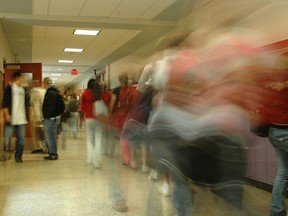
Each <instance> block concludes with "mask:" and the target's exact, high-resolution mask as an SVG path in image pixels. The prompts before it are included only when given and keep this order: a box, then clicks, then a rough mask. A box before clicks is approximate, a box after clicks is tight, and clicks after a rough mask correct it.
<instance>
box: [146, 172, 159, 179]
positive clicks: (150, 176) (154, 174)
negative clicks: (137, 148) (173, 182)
mask: <svg viewBox="0 0 288 216" xmlns="http://www.w3.org/2000/svg"><path fill="white" fill-rule="evenodd" d="M148 180H150V181H157V180H158V172H157V171H156V170H152V171H151V173H150V175H149V176H148Z"/></svg>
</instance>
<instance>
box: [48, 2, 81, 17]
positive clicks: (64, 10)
mask: <svg viewBox="0 0 288 216" xmlns="http://www.w3.org/2000/svg"><path fill="white" fill-rule="evenodd" d="M85 2H86V0H77V1H71V0H50V7H49V15H52V16H53V15H58V16H79V15H80V11H81V9H82V8H83V6H84V3H85Z"/></svg>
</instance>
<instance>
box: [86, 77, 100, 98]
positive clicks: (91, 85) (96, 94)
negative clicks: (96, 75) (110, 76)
mask: <svg viewBox="0 0 288 216" xmlns="http://www.w3.org/2000/svg"><path fill="white" fill-rule="evenodd" d="M87 88H88V89H91V91H92V98H93V101H96V100H100V99H101V97H102V90H101V86H100V85H99V83H98V82H97V80H96V79H90V80H89V81H88V84H87Z"/></svg>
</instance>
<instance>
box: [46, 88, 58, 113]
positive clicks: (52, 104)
mask: <svg viewBox="0 0 288 216" xmlns="http://www.w3.org/2000/svg"><path fill="white" fill-rule="evenodd" d="M57 94H59V91H58V89H57V88H55V87H54V86H51V87H49V88H48V89H47V91H46V93H45V96H44V101H43V108H42V111H43V117H44V118H55V117H57V114H56V101H57Z"/></svg>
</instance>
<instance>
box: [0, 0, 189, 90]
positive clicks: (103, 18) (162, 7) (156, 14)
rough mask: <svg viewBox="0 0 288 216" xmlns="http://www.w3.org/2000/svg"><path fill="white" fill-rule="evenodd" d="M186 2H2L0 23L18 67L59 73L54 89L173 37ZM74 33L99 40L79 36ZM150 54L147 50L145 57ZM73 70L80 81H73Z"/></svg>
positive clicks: (174, 0)
mask: <svg viewBox="0 0 288 216" xmlns="http://www.w3.org/2000/svg"><path fill="white" fill-rule="evenodd" d="M186 1H187V2H190V1H191V0H25V1H23V0H0V17H1V18H0V21H1V24H2V26H3V28H4V31H5V34H6V36H7V39H8V41H9V44H10V46H11V48H12V51H13V53H14V54H15V56H16V60H17V61H19V62H35V63H38V62H41V63H42V65H43V69H42V71H43V76H47V75H50V73H59V72H60V73H62V74H63V75H62V76H61V77H60V78H59V79H58V81H57V82H56V85H58V86H69V85H73V84H74V83H76V82H77V81H79V80H81V79H84V78H85V77H87V76H91V74H92V73H93V71H94V69H97V70H101V69H103V68H105V66H106V65H107V64H110V63H112V62H114V61H116V60H118V59H120V58H122V57H124V56H125V55H128V54H130V53H132V52H133V51H135V50H139V49H141V47H144V46H145V45H146V44H148V43H149V42H151V41H155V40H156V39H158V38H159V37H160V36H161V35H163V34H165V33H166V32H168V31H171V30H172V29H173V28H175V27H176V25H177V21H178V20H180V19H181V18H182V17H183V16H184V14H183V12H182V9H183V7H185V4H186ZM189 4H190V5H191V3H189ZM186 10H187V8H186ZM76 28H79V29H93V30H94V29H96V30H100V34H99V35H98V36H96V37H95V36H79V35H78V36H76V35H73V32H74V30H75V29H76ZM64 48H83V49H84V51H83V52H82V53H67V52H64V51H63V50H64ZM152 50H153V48H151V49H147V46H146V52H144V53H143V52H142V54H144V55H145V54H146V55H148V54H150V53H149V52H152ZM59 59H69V60H73V61H74V62H73V64H72V65H71V64H59V63H58V62H57V61H58V60H59ZM72 69H77V70H78V72H79V75H78V76H71V75H70V71H71V70H72Z"/></svg>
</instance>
